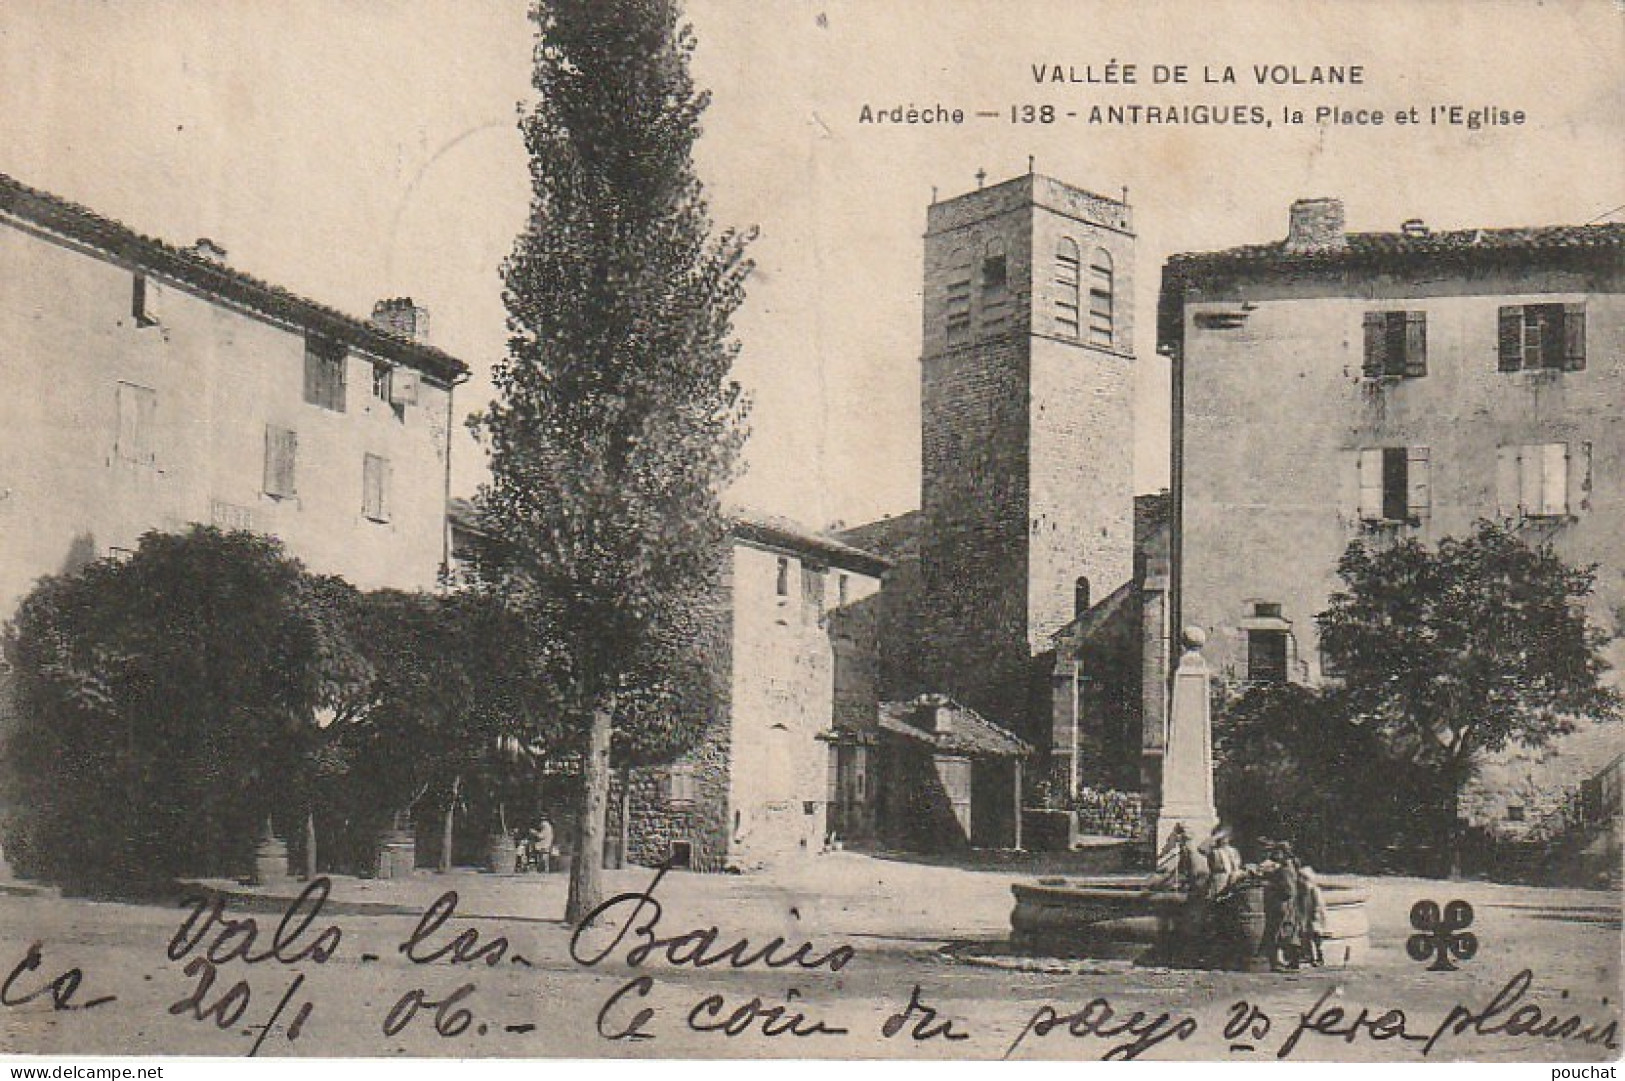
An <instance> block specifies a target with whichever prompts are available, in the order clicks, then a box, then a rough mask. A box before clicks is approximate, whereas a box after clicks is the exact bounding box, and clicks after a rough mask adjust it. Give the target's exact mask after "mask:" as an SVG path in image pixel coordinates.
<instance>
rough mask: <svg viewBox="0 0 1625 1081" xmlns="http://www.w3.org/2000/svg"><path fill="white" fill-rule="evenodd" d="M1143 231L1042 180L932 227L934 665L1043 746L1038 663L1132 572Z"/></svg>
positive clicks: (1106, 202) (1045, 732)
mask: <svg viewBox="0 0 1625 1081" xmlns="http://www.w3.org/2000/svg"><path fill="white" fill-rule="evenodd" d="M1133 297H1134V232H1133V222H1132V218H1131V216H1130V211H1129V207H1128V205H1127V203H1126V202H1120V201H1118V200H1115V199H1108V198H1105V197H1103V196H1099V195H1093V194H1090V193H1089V192H1086V191H1082V190H1080V189H1078V188H1074V187H1072V186H1071V185H1068V184H1063V183H1061V182H1060V181H1057V180H1052V179H1050V178H1048V177H1044V176H1039V175H1036V174H1033V173H1029V174H1027V175H1025V176H1019V177H1016V178H1015V179H1012V180H1007V181H1005V182H1004V183H1001V184H996V185H993V186H991V187H986V188H978V189H977V190H975V191H972V192H969V193H967V194H964V195H960V196H958V197H956V198H952V199H948V200H945V201H943V202H937V203H933V204H932V206H931V208H930V211H929V213H928V217H927V226H926V233H925V297H924V301H925V337H924V348H923V353H922V361H921V363H922V371H921V414H922V416H921V422H922V437H923V447H922V489H923V490H922V493H921V508H922V522H921V534H920V562H921V575H922V583H921V584H922V589H923V609H924V612H923V614H924V623H925V627H924V630H925V634H926V637H925V641H924V643H923V646H924V653H925V663H924V665H923V667H924V668H925V671H924V672H922V675H923V676H924V677H925V678H926V680H927V681H929V682H930V683H931V685H932V686H934V687H935V688H938V689H942V690H946V691H948V692H950V693H952V694H953V695H955V696H956V697H958V698H959V699H961V700H962V701H963V702H965V703H966V704H967V705H970V706H971V707H973V708H975V709H977V710H979V711H981V712H982V713H983V714H984V715H986V716H987V717H988V718H989V719H990V720H993V721H995V722H996V723H998V724H1001V725H1005V726H1008V727H1010V728H1013V729H1015V730H1017V731H1018V732H1019V733H1020V734H1021V735H1023V736H1024V737H1025V738H1028V739H1029V740H1030V741H1031V742H1033V743H1034V744H1035V745H1036V746H1038V747H1039V748H1040V749H1041V750H1045V749H1048V747H1049V744H1050V734H1051V733H1050V690H1049V678H1050V674H1049V673H1048V672H1046V671H1044V670H1043V667H1042V665H1037V666H1035V665H1034V663H1033V659H1034V658H1035V657H1036V656H1038V655H1039V654H1041V653H1044V652H1045V651H1047V650H1049V649H1050V648H1051V644H1052V643H1051V640H1050V637H1051V635H1053V634H1054V633H1055V632H1056V631H1057V630H1059V629H1061V628H1062V627H1063V626H1065V625H1066V624H1067V623H1068V622H1069V621H1070V620H1071V619H1072V618H1073V617H1074V615H1075V614H1077V612H1078V611H1079V607H1080V605H1081V606H1082V608H1085V609H1086V608H1087V607H1088V606H1089V605H1090V604H1093V603H1095V602H1098V601H1100V600H1102V599H1104V598H1105V597H1106V596H1108V595H1109V594H1110V593H1111V592H1112V591H1113V590H1116V589H1117V588H1118V587H1119V586H1122V585H1123V584H1124V583H1125V582H1127V581H1129V579H1130V577H1131V575H1132V573H1133V546H1134V538H1133V513H1134V512H1133V477H1132V471H1133V446H1132V442H1133V417H1132V408H1133V402H1132V376H1133V372H1132V365H1133V356H1134V304H1133Z"/></svg>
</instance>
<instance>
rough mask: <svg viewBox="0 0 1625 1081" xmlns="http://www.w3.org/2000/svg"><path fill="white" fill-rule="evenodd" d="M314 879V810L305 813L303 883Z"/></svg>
mask: <svg viewBox="0 0 1625 1081" xmlns="http://www.w3.org/2000/svg"><path fill="white" fill-rule="evenodd" d="M315 877H316V810H315V808H311V809H310V810H308V811H306V812H305V881H306V882H310V881H312V880H314V879H315Z"/></svg>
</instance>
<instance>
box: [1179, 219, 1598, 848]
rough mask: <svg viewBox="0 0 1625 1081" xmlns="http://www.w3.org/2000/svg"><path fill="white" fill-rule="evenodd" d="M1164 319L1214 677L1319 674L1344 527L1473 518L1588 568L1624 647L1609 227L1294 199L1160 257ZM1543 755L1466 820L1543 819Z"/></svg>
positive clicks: (1346, 536) (1186, 539)
mask: <svg viewBox="0 0 1625 1081" xmlns="http://www.w3.org/2000/svg"><path fill="white" fill-rule="evenodd" d="M1158 331H1159V333H1158V337H1159V343H1160V348H1161V349H1162V351H1164V352H1166V353H1168V354H1170V355H1171V356H1172V358H1173V362H1174V423H1175V426H1176V427H1175V433H1174V485H1175V503H1174V514H1175V542H1174V548H1173V553H1172V554H1173V561H1174V578H1175V581H1176V583H1177V595H1176V599H1175V616H1174V619H1175V621H1176V624H1177V625H1184V624H1194V625H1197V626H1200V627H1203V628H1205V629H1206V630H1207V631H1208V636H1209V637H1208V643H1209V644H1208V648H1207V650H1206V656H1207V657H1208V659H1209V661H1210V662H1211V663H1212V664H1213V665H1214V667H1215V669H1216V670H1217V672H1218V673H1219V674H1220V675H1221V677H1227V678H1229V679H1231V680H1235V681H1246V680H1282V679H1290V680H1299V681H1310V682H1313V681H1317V680H1319V679H1320V678H1322V677H1323V676H1325V675H1326V674H1327V673H1326V672H1325V669H1324V663H1323V660H1322V658H1321V656H1320V652H1319V650H1318V647H1317V641H1316V628H1315V616H1316V615H1317V613H1319V612H1320V611H1322V610H1323V609H1324V608H1325V606H1326V601H1327V597H1328V596H1329V594H1330V593H1331V592H1332V591H1333V590H1334V589H1335V588H1337V586H1338V584H1339V579H1338V578H1337V576H1336V564H1337V560H1338V557H1339V556H1340V555H1341V553H1342V552H1343V550H1344V548H1345V547H1346V546H1347V544H1348V543H1349V541H1351V540H1352V539H1354V538H1356V537H1360V536H1393V537H1414V538H1417V539H1419V540H1421V541H1423V542H1425V543H1430V544H1431V543H1434V542H1437V541H1438V540H1439V539H1440V538H1442V537H1445V536H1462V535H1465V534H1466V533H1468V532H1470V531H1471V529H1472V527H1473V524H1474V522H1475V521H1476V520H1478V519H1481V518H1488V519H1495V520H1500V521H1505V522H1509V523H1511V524H1512V525H1514V526H1515V527H1516V528H1517V529H1518V530H1519V531H1520V532H1521V533H1522V534H1523V535H1524V536H1526V537H1528V538H1529V539H1530V540H1531V541H1549V542H1550V543H1551V544H1552V546H1553V548H1554V550H1555V551H1556V552H1557V554H1558V555H1559V556H1560V557H1561V558H1563V559H1564V560H1565V561H1566V562H1568V563H1570V564H1573V565H1581V566H1584V565H1589V564H1596V565H1597V568H1598V571H1597V587H1596V593H1595V596H1594V597H1593V599H1592V603H1591V615H1592V617H1593V618H1594V619H1595V620H1596V621H1597V622H1598V623H1599V624H1600V625H1601V626H1602V627H1604V628H1605V629H1607V630H1608V631H1609V632H1611V633H1612V635H1613V636H1614V640H1613V644H1612V645H1611V646H1610V647H1609V654H1610V656H1611V659H1612V660H1613V662H1614V663H1615V665H1616V667H1617V666H1618V665H1619V664H1620V663H1621V662H1625V638H1622V637H1621V627H1620V620H1621V618H1622V615H1621V613H1622V611H1625V558H1622V555H1621V551H1622V550H1621V542H1620V538H1621V537H1622V536H1625V412H1622V410H1621V402H1625V225H1617V224H1616V225H1594V226H1585V227H1551V228H1537V229H1468V230H1455V231H1449V232H1434V231H1432V230H1429V229H1428V228H1427V227H1426V226H1425V225H1424V224H1423V223H1421V222H1419V221H1412V222H1407V223H1405V226H1404V228H1403V229H1401V230H1400V231H1397V232H1392V233H1348V232H1347V231H1346V230H1345V228H1344V215H1343V208H1342V205H1341V204H1340V203H1338V202H1337V201H1336V200H1327V199H1321V200H1303V201H1300V202H1299V203H1297V204H1295V205H1294V206H1293V208H1292V211H1291V215H1290V221H1289V231H1288V235H1287V238H1286V239H1285V240H1284V241H1278V242H1275V243H1270V244H1259V245H1252V246H1248V247H1242V248H1236V249H1231V250H1229V251H1221V252H1212V253H1205V254H1194V255H1179V256H1175V257H1173V258H1172V259H1171V260H1170V261H1169V262H1168V265H1167V267H1166V268H1165V271H1164V276H1163V285H1162V298H1161V305H1160V312H1159V328H1158ZM1568 746H1569V747H1570V748H1571V753H1572V754H1580V753H1581V752H1582V749H1583V748H1584V747H1586V746H1589V744H1587V743H1586V742H1585V741H1584V740H1577V741H1573V742H1571V743H1570V744H1569V745H1568ZM1555 753H1557V754H1564V753H1565V752H1564V749H1563V745H1559V747H1558V748H1557V749H1556V751H1555ZM1587 757H1588V758H1589V757H1591V756H1587ZM1601 765H1602V763H1601V762H1597V763H1595V766H1596V767H1600V766H1601ZM1585 768H1588V767H1587V766H1582V767H1581V770H1580V772H1584V770H1585ZM1498 769H1499V767H1496V768H1491V769H1487V770H1486V771H1485V777H1486V778H1487V779H1489V778H1493V777H1494V776H1496V775H1497V772H1498ZM1501 772H1504V771H1501ZM1514 772H1517V771H1516V770H1515V771H1514ZM1550 772H1551V771H1550V770H1534V771H1533V772H1531V770H1523V771H1522V774H1520V780H1519V783H1518V784H1517V785H1513V786H1511V787H1506V785H1505V782H1504V779H1503V781H1501V782H1496V781H1493V780H1491V781H1490V782H1489V783H1491V784H1492V785H1500V786H1502V787H1503V788H1504V789H1505V791H1504V792H1503V794H1502V795H1500V796H1497V795H1494V794H1490V795H1488V796H1486V795H1485V794H1484V793H1479V794H1478V795H1476V796H1472V797H1471V798H1469V799H1468V800H1466V801H1464V802H1465V805H1466V806H1468V807H1469V808H1470V809H1471V813H1472V817H1473V818H1474V819H1475V824H1480V825H1483V824H1494V823H1496V822H1498V821H1501V822H1504V821H1507V820H1508V819H1509V818H1511V817H1512V816H1513V815H1516V816H1518V817H1520V818H1521V817H1523V816H1527V815H1534V814H1536V813H1538V811H1537V809H1535V808H1533V807H1528V806H1525V805H1524V802H1525V800H1526V798H1527V797H1528V793H1529V792H1531V791H1537V790H1541V789H1542V788H1543V787H1544V786H1543V785H1541V784H1539V783H1536V779H1538V776H1541V775H1545V774H1547V773H1550ZM1523 774H1527V776H1523ZM1523 781H1529V783H1527V784H1525V783H1522V782H1523ZM1512 788H1517V789H1519V792H1520V794H1518V795H1516V796H1514V795H1511V794H1510V793H1511V791H1512ZM1551 795H1552V797H1553V798H1560V796H1561V792H1553V793H1551ZM1513 808H1516V810H1513Z"/></svg>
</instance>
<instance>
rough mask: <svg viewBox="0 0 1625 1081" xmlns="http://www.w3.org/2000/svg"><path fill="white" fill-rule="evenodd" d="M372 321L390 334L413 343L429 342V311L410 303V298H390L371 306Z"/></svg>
mask: <svg viewBox="0 0 1625 1081" xmlns="http://www.w3.org/2000/svg"><path fill="white" fill-rule="evenodd" d="M372 321H373V323H374V324H375V325H376V326H379V327H382V328H383V329H385V330H387V331H389V332H390V333H391V334H397V335H399V336H400V337H402V338H407V339H409V340H411V341H414V342H421V343H427V342H428V340H429V309H427V308H420V307H418V306H417V305H416V304H413V303H412V298H411V297H391V298H390V299H388V300H380V301H379V302H378V303H376V304H374V305H373V306H372Z"/></svg>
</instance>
